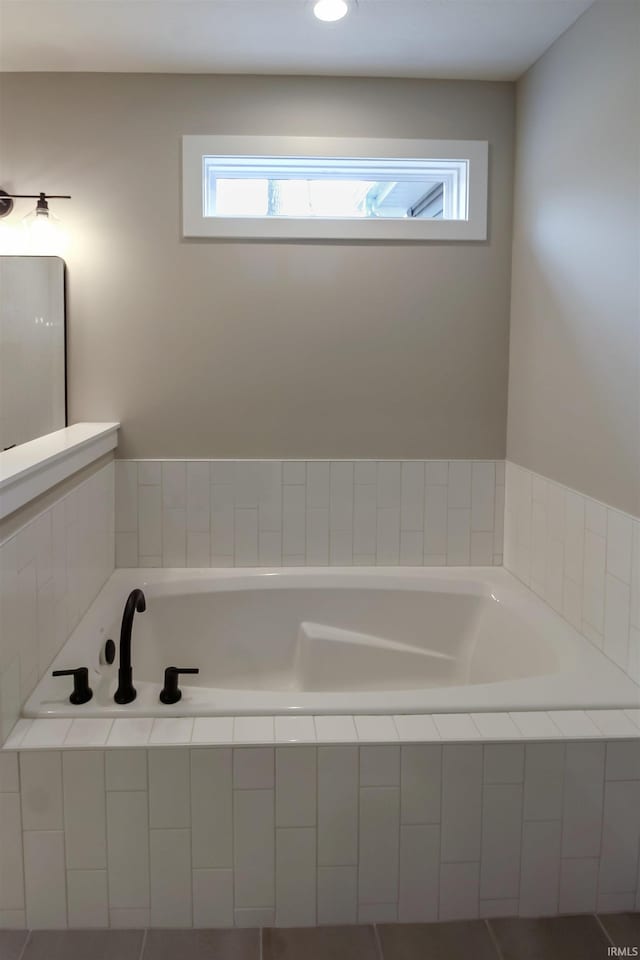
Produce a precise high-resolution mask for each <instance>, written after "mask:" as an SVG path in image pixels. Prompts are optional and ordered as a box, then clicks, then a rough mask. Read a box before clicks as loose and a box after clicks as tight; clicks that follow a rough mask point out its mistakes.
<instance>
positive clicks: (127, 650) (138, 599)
mask: <svg viewBox="0 0 640 960" xmlns="http://www.w3.org/2000/svg"><path fill="white" fill-rule="evenodd" d="M146 609H147V602H146V600H145V598H144V593H143V592H142V590H140V589H138V588H136V589H135V590H132V591H131V593H130V594H129V596H128V597H127V602H126V603H125V605H124V613H123V614H122V627H121V628H120V663H119V666H118V689H117V690H116V692H115V694H114V697H113V699H114V700H115V702H116V703H121V704H122V703H131V701H132V700H135V698H136V696H137V694H136V688H135V687H134V685H133V667H132V666H131V630H132V629H133V617H134V615H135V612H136V610H137V611H138V613H144V611H145V610H146Z"/></svg>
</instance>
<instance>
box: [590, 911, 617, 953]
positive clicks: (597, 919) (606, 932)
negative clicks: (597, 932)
mask: <svg viewBox="0 0 640 960" xmlns="http://www.w3.org/2000/svg"><path fill="white" fill-rule="evenodd" d="M593 916H594V917H595V921H596V923H597V924H598V926H599V927H600V929H601V930H602V932H603V933H604V935H605V937H606V938H607V940H608V941H609V943H610V944H611V946H612V947H615V943H614V942H613V940H612V939H611V937H610V936H609V931H608V930H607V928H606V927H605V925H604V923H603V922H602V920H601V919H600V914H598V913H594V915H593Z"/></svg>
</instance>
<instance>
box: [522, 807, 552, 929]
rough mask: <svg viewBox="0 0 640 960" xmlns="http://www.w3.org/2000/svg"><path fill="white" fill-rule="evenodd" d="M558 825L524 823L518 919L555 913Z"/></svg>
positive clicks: (539, 822) (540, 822)
mask: <svg viewBox="0 0 640 960" xmlns="http://www.w3.org/2000/svg"><path fill="white" fill-rule="evenodd" d="M560 841H561V825H560V822H559V821H549V820H547V821H538V822H525V824H524V826H523V830H522V871H521V875H520V916H521V917H541V916H547V915H550V914H555V913H557V911H558V898H559V884H560Z"/></svg>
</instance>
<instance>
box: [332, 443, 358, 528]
mask: <svg viewBox="0 0 640 960" xmlns="http://www.w3.org/2000/svg"><path fill="white" fill-rule="evenodd" d="M329 527H330V529H331V531H332V532H334V531H344V532H348V533H349V535H350V538H351V536H352V534H353V464H352V463H349V462H348V461H344V460H340V461H334V462H333V463H331V465H330V478H329Z"/></svg>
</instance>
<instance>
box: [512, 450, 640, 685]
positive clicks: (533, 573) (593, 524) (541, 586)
mask: <svg viewBox="0 0 640 960" xmlns="http://www.w3.org/2000/svg"><path fill="white" fill-rule="evenodd" d="M504 520H505V529H504V565H505V567H506V568H507V569H508V570H510V571H511V572H512V573H514V574H515V575H516V576H517V577H519V579H520V580H522V581H523V583H525V584H526V585H527V586H528V587H530V588H531V589H532V590H533V591H534V592H535V593H537V594H538V595H539V596H540V597H542V599H543V600H545V601H546V602H547V603H548V604H550V606H552V607H553V608H554V610H556V612H557V613H559V614H560V615H561V616H563V617H564V618H565V619H566V620H568V621H569V623H571V624H572V626H574V627H575V628H576V629H577V630H579V631H581V633H583V634H584V636H586V637H587V638H588V639H589V640H590V641H591V642H592V643H594V644H595V645H596V646H597V647H599V648H600V649H601V650H602V651H603V652H604V653H605V654H606V655H607V656H608V657H609V658H610V659H611V660H612V661H613V662H614V663H615V664H617V666H619V667H621V668H622V669H623V670H624V671H625V672H626V673H627V674H628V675H629V676H630V677H631V678H632V679H633V680H635V682H636V683H638V684H640V519H638V518H637V517H632V516H630V515H629V514H625V513H622V512H621V511H619V510H614V509H612V508H610V507H607V506H605V505H604V504H602V503H598V502H597V501H595V500H592V499H591V498H590V497H586V496H584V495H583V494H581V493H577V492H576V491H575V490H570V489H569V488H568V487H564V486H562V485H561V484H558V483H555V482H554V481H552V480H548V479H546V478H545V477H541V476H538V475H537V474H535V473H532V472H531V471H530V470H526V469H524V468H523V467H519V466H517V465H516V464H514V463H511V462H507V464H506V504H505V513H504Z"/></svg>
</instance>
